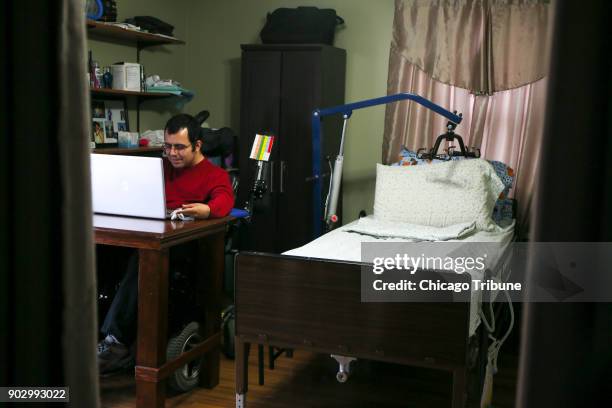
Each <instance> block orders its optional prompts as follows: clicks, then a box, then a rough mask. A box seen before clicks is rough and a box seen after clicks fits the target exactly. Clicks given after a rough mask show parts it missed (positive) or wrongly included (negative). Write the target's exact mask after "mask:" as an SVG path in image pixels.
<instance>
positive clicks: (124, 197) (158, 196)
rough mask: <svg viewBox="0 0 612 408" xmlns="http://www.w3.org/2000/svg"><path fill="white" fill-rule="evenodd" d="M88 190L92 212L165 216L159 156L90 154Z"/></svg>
mask: <svg viewBox="0 0 612 408" xmlns="http://www.w3.org/2000/svg"><path fill="white" fill-rule="evenodd" d="M91 192H92V204H93V211H94V212H95V213H102V214H115V215H127V216H133V217H144V218H158V219H164V218H166V197H165V193H164V170H163V163H162V159H161V158H158V157H140V156H121V155H110V154H92V155H91Z"/></svg>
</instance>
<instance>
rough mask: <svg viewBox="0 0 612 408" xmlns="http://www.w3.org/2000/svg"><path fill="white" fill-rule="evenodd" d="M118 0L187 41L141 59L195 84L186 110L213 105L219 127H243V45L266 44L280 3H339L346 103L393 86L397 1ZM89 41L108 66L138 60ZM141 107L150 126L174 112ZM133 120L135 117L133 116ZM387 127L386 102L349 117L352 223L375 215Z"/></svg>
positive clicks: (123, 12) (125, 9)
mask: <svg viewBox="0 0 612 408" xmlns="http://www.w3.org/2000/svg"><path fill="white" fill-rule="evenodd" d="M117 6H118V8H119V10H118V11H119V19H120V21H122V20H123V19H124V18H126V17H130V16H133V15H152V16H156V17H159V18H161V19H162V20H164V21H167V22H168V23H170V24H172V25H174V26H175V35H176V36H177V37H178V38H181V39H183V40H185V41H186V42H187V44H186V45H184V46H180V45H179V46H174V45H172V46H162V47H153V48H151V49H150V50H149V49H145V51H143V52H142V54H141V60H142V62H143V63H144V64H145V67H146V70H147V73H149V74H150V73H158V74H159V75H160V76H161V77H163V78H173V79H177V80H179V81H180V82H182V84H183V86H184V87H185V88H188V89H192V90H194V91H195V93H196V97H195V98H194V99H193V101H191V102H190V103H189V104H187V105H186V106H185V108H184V111H185V112H188V113H192V114H194V113H197V112H198V111H200V110H203V109H207V110H209V111H210V113H211V116H210V119H209V120H208V122H209V124H210V126H213V127H221V126H230V127H232V128H233V129H235V130H236V131H239V129H240V109H239V106H240V44H246V43H259V42H260V40H259V31H260V30H261V28H262V27H263V24H264V22H265V16H266V13H267V12H269V11H273V10H274V9H276V8H279V7H297V6H317V7H320V8H333V9H336V11H337V12H338V14H339V15H340V16H342V17H343V18H344V19H345V21H346V25H345V27H344V28H342V29H340V30H339V31H338V32H337V34H336V41H335V45H336V46H337V47H340V48H344V49H346V51H347V72H346V101H347V102H353V101H358V100H362V99H368V98H373V97H377V96H381V95H384V94H385V93H386V90H387V67H388V60H389V44H390V41H391V28H392V24H393V8H394V2H393V0H328V1H312V0H299V1H297V0H295V1H290V0H285V1H280V0H223V1H220V0H178V1H173V2H169V1H163V0H151V1H146V2H145V1H144V0H122V1H121V2H120V3H119V2H118V5H117ZM90 45H91V48H92V49H93V50H94V58H96V59H99V60H100V62H101V63H102V64H103V65H106V64H109V63H112V62H115V61H118V60H121V59H130V58H131V59H130V60H131V61H134V60H135V56H136V53H135V51H134V49H133V48H129V47H125V46H120V45H113V44H107V43H101V42H99V41H95V42H94V41H90ZM118 56H121V57H120V58H118ZM142 112H143V113H142V116H141V130H146V129H149V128H160V127H162V126H163V124H164V122H165V120H166V119H167V118H168V117H169V116H170V115H171V114H172V113H173V112H174V110H169V109H168V105H167V104H164V102H145V104H144V105H143V110H142ZM130 120H131V121H135V115H134V114H131V116H130ZM132 123H135V122H132ZM383 126H384V107H376V108H369V109H366V110H361V111H356V112H355V113H354V115H353V117H352V118H351V120H350V121H349V127H348V130H347V140H346V147H345V160H344V163H345V164H344V175H343V188H344V197H343V198H344V208H343V211H344V214H345V218H344V221H345V222H346V221H349V220H353V219H355V218H357V214H358V212H359V210H360V209H365V210H366V211H367V212H368V213H371V210H372V202H373V198H374V181H375V164H376V163H377V162H379V161H380V158H381V145H382V133H383Z"/></svg>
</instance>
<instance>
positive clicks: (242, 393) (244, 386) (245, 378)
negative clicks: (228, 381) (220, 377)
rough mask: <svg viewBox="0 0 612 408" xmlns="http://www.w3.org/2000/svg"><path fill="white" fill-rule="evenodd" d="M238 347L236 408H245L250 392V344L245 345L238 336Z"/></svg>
mask: <svg viewBox="0 0 612 408" xmlns="http://www.w3.org/2000/svg"><path fill="white" fill-rule="evenodd" d="M235 347H236V369H235V373H236V408H245V407H246V405H247V403H246V397H247V391H248V390H249V349H250V347H251V344H250V343H245V342H243V341H242V340H240V338H239V337H238V336H236V341H235Z"/></svg>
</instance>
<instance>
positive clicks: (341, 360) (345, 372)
mask: <svg viewBox="0 0 612 408" xmlns="http://www.w3.org/2000/svg"><path fill="white" fill-rule="evenodd" d="M331 357H332V358H333V359H335V360H336V361H337V362H338V372H337V373H336V380H338V382H339V383H345V382H346V381H347V380H348V378H349V374H350V373H351V363H352V362H353V361H355V360H357V359H356V358H355V357H346V356H339V355H335V354H332V355H331Z"/></svg>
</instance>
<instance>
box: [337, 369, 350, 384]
mask: <svg viewBox="0 0 612 408" xmlns="http://www.w3.org/2000/svg"><path fill="white" fill-rule="evenodd" d="M336 380H338V382H339V383H345V382H346V380H348V374H347V373H345V372H344V371H338V373H336Z"/></svg>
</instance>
